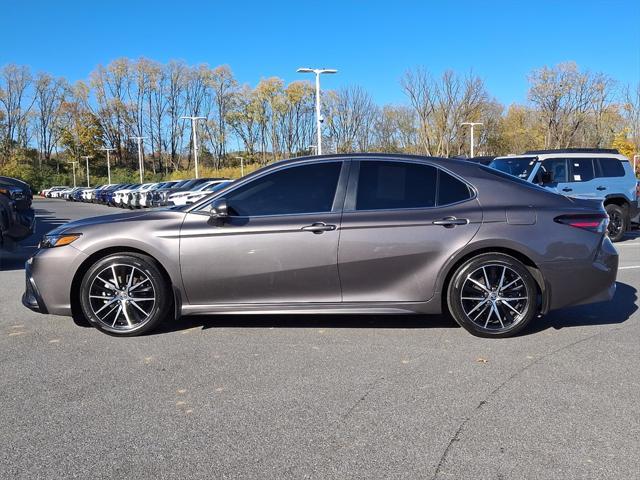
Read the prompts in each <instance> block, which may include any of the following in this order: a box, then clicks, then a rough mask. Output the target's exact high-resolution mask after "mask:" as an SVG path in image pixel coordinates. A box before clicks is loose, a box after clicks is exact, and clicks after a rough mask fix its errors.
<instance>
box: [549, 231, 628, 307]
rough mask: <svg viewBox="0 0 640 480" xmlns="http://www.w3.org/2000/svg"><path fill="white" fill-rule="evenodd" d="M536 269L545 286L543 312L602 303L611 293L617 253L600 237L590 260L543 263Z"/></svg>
mask: <svg viewBox="0 0 640 480" xmlns="http://www.w3.org/2000/svg"><path fill="white" fill-rule="evenodd" d="M539 266H540V270H541V272H542V275H543V277H544V279H545V283H546V287H547V288H546V290H547V296H548V298H547V301H546V302H545V304H546V308H545V310H546V311H550V310H556V309H558V308H563V307H569V306H575V305H583V304H588V303H596V302H605V301H609V300H611V299H612V298H613V295H614V294H615V291H616V276H617V274H618V252H617V251H616V249H615V247H614V246H613V244H612V243H611V241H610V240H609V238H608V237H604V238H603V240H602V243H601V245H600V248H599V249H598V251H597V253H596V255H595V258H593V260H592V261H574V260H567V261H556V262H544V263H541V264H540V265H539ZM546 311H545V312H543V313H546Z"/></svg>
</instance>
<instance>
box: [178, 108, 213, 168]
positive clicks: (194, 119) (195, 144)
mask: <svg viewBox="0 0 640 480" xmlns="http://www.w3.org/2000/svg"><path fill="white" fill-rule="evenodd" d="M181 118H183V119H184V120H191V132H192V136H193V161H194V163H195V166H196V178H198V140H197V138H196V131H197V129H196V122H197V121H198V120H206V118H207V117H188V116H185V117H181Z"/></svg>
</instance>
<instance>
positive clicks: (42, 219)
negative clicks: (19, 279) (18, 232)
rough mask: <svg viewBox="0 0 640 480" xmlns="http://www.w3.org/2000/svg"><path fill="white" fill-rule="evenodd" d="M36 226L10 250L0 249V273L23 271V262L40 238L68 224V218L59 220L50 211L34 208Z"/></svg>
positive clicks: (36, 245) (34, 248) (35, 247)
mask: <svg viewBox="0 0 640 480" xmlns="http://www.w3.org/2000/svg"><path fill="white" fill-rule="evenodd" d="M35 214H36V226H35V229H34V232H33V234H32V235H30V236H29V237H27V238H25V239H24V240H22V241H21V242H19V243H18V244H16V245H14V246H13V248H11V249H10V250H3V249H0V272H3V271H8V270H22V269H24V262H26V261H27V259H28V258H29V257H30V256H31V255H33V254H34V253H35V251H36V249H37V248H38V242H40V239H42V236H43V235H44V234H45V233H47V232H50V231H51V230H53V229H54V228H57V227H59V226H60V225H64V224H65V223H67V222H69V221H70V219H68V218H60V217H58V216H56V214H55V213H54V212H52V211H50V210H46V209H44V208H36V209H35Z"/></svg>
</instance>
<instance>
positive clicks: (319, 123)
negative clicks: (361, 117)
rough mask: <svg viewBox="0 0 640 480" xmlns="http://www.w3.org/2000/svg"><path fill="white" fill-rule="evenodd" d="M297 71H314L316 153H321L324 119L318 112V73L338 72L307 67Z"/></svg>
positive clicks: (332, 69)
mask: <svg viewBox="0 0 640 480" xmlns="http://www.w3.org/2000/svg"><path fill="white" fill-rule="evenodd" d="M297 72H298V73H314V74H315V75H316V133H317V136H318V146H317V152H318V155H322V128H321V127H322V122H323V121H324V119H323V118H322V115H321V114H320V75H322V74H323V73H338V70H336V69H334V68H308V67H302V68H299V69H298V70H297Z"/></svg>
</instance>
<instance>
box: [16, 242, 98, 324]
mask: <svg viewBox="0 0 640 480" xmlns="http://www.w3.org/2000/svg"><path fill="white" fill-rule="evenodd" d="M87 258H88V257H87V255H86V254H85V253H83V252H81V251H80V250H78V249H77V248H75V247H74V246H73V245H67V246H64V247H57V248H45V249H42V250H38V251H36V253H35V254H34V255H33V257H31V258H30V259H29V260H27V262H26V264H25V291H24V294H23V295H22V304H23V305H24V306H25V307H27V308H29V309H31V310H33V311H34V312H39V313H50V314H53V315H71V285H72V284H73V280H74V276H75V273H76V272H77V271H78V269H79V268H80V266H81V265H82V263H83V262H84V261H85V260H86V259H87Z"/></svg>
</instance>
